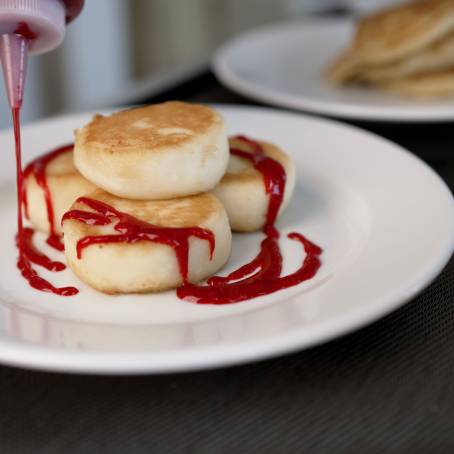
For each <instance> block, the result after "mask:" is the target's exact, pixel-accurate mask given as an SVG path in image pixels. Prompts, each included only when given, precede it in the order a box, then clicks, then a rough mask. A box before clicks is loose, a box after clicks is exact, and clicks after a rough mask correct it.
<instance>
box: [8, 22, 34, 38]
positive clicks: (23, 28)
mask: <svg viewBox="0 0 454 454" xmlns="http://www.w3.org/2000/svg"><path fill="white" fill-rule="evenodd" d="M14 33H15V34H16V35H21V36H23V37H24V38H26V39H28V40H29V41H33V40H34V39H36V38H38V34H37V33H35V32H34V31H33V30H31V28H30V27H29V25H28V24H27V22H19V23H18V24H17V27H16V29H15V30H14Z"/></svg>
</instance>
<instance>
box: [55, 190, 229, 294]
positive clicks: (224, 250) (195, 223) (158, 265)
mask: <svg viewBox="0 0 454 454" xmlns="http://www.w3.org/2000/svg"><path fill="white" fill-rule="evenodd" d="M88 197H89V198H90V199H94V200H98V201H101V202H104V203H107V204H108V205H110V206H112V207H113V208H115V209H116V210H119V211H121V212H124V213H127V214H129V215H132V216H134V217H135V218H137V219H139V220H142V221H145V222H148V223H150V224H153V225H156V226H160V227H200V228H203V229H207V230H210V231H211V232H212V233H213V234H214V237H215V242H216V244H215V250H214V255H213V258H212V259H211V260H210V253H209V243H208V241H206V240H203V239H200V238H196V237H193V236H191V237H190V239H189V280H190V281H191V282H198V281H200V280H202V279H204V278H206V277H208V276H210V275H211V274H213V273H215V272H216V271H217V270H218V269H219V268H221V267H222V266H223V265H224V264H225V263H226V261H227V259H228V257H229V255H230V248H231V231H230V226H229V223H228V219H227V215H226V213H225V210H224V208H223V206H222V204H221V203H220V202H219V200H218V199H217V198H216V197H214V196H213V195H211V194H200V195H196V196H190V197H184V198H179V199H172V200H166V201H165V200H160V201H143V200H130V199H121V198H119V197H116V196H113V195H111V194H108V193H106V192H104V191H102V190H97V191H95V192H93V193H91V194H89V195H88ZM71 209H78V210H83V211H92V210H91V209H90V208H88V207H87V206H86V205H84V204H80V203H74V204H73V206H72V207H71ZM115 224H116V221H114V222H113V224H111V225H108V226H95V225H86V224H84V223H82V222H79V221H77V220H72V219H69V220H65V221H64V222H63V232H64V243H65V253H66V257H67V260H68V264H69V266H70V268H71V269H72V270H73V271H74V273H75V274H76V275H77V276H78V277H79V278H80V279H81V280H82V281H84V282H85V283H86V284H88V285H90V286H91V287H93V288H95V289H97V290H99V291H101V292H104V293H111V294H113V293H144V292H156V291H161V290H166V289H170V288H174V287H177V286H178V285H180V284H181V283H182V277H181V274H180V269H179V267H178V262H177V259H176V255H175V251H174V249H173V248H172V247H171V246H168V245H165V244H159V243H154V242H149V241H138V242H135V243H114V244H110V243H109V244H96V245H90V246H89V247H87V248H85V249H84V250H83V253H82V256H81V258H80V259H79V258H77V255H76V246H77V243H78V241H79V240H80V239H82V238H84V237H87V236H99V235H112V234H113V235H118V232H116V231H115V230H114V229H113V226H114V225H115Z"/></svg>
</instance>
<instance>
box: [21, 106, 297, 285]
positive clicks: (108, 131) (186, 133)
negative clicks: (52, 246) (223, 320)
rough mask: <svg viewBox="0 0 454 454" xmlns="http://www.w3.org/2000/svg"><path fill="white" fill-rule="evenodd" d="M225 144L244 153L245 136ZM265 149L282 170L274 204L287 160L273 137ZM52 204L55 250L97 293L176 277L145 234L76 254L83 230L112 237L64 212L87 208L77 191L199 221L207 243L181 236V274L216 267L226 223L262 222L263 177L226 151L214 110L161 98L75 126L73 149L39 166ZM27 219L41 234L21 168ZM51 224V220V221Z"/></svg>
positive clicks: (173, 220)
mask: <svg viewBox="0 0 454 454" xmlns="http://www.w3.org/2000/svg"><path fill="white" fill-rule="evenodd" d="M232 142H233V145H234V146H235V147H237V148H241V149H242V150H243V151H246V152H252V150H251V149H250V148H249V145H248V144H247V143H246V142H242V141H238V140H235V139H232ZM260 144H261V145H262V147H263V149H264V152H265V154H267V155H268V156H270V157H272V158H273V159H276V160H277V161H279V162H280V163H281V164H282V165H283V167H284V169H285V170H286V173H287V184H286V189H285V194H284V202H283V205H282V207H281V210H282V209H283V208H284V207H285V206H286V205H287V203H288V202H289V199H290V197H291V195H292V192H293V188H294V183H295V171H294V167H293V164H292V162H291V160H290V158H289V157H288V156H287V155H286V154H285V153H283V152H282V151H281V150H280V149H279V148H278V147H276V146H275V145H272V144H269V143H265V142H260ZM46 178H47V185H48V187H49V191H50V193H51V194H50V195H51V198H52V201H53V205H54V225H55V226H56V231H57V233H58V234H63V235H64V245H65V254H66V257H67V261H68V264H69V266H70V268H71V269H72V270H73V271H74V273H75V274H76V275H77V276H78V277H79V278H80V279H81V280H83V281H84V282H85V283H87V284H88V285H90V286H92V287H94V288H96V289H98V290H100V291H102V292H105V293H136V292H151V291H160V290H165V289H169V288H174V287H177V286H179V285H181V283H182V276H181V272H180V268H179V263H178V261H177V258H176V255H175V251H174V249H173V248H172V247H170V246H169V245H166V244H161V243H154V242H150V241H138V242H135V243H115V244H112V243H101V244H94V245H91V246H90V247H87V248H86V249H84V251H83V254H82V255H81V256H80V257H78V256H77V243H78V242H79V241H80V240H81V239H82V238H85V237H87V236H100V235H114V234H115V233H116V232H115V231H114V229H113V227H114V226H113V225H90V224H88V225H87V224H86V223H82V222H79V221H78V220H76V219H65V220H64V221H63V224H62V225H61V219H62V216H63V214H64V213H65V212H66V211H67V210H69V209H72V210H74V209H77V210H86V211H89V212H90V211H91V209H90V208H89V207H88V206H86V205H84V204H83V203H79V202H77V198H78V197H81V196H85V197H88V198H90V199H94V200H97V201H100V202H104V203H106V204H108V205H109V206H111V207H113V208H114V209H116V210H118V211H121V212H123V213H127V214H129V215H132V216H134V217H135V218H137V219H139V220H140V221H144V222H147V223H149V224H153V225H155V226H158V227H173V228H180V227H181V228H185V227H199V228H202V229H206V230H209V231H211V232H212V233H213V235H214V238H215V249H214V254H213V256H212V257H211V256H210V248H209V243H208V242H207V241H205V240H202V239H200V238H197V237H191V238H190V239H189V259H188V264H189V273H188V278H189V281H191V282H198V281H201V280H203V279H205V278H207V277H208V276H210V275H212V274H214V273H215V272H216V271H218V270H219V269H220V268H221V267H222V266H223V265H224V264H225V263H226V262H227V260H228V258H229V256H230V251H231V230H232V229H233V230H236V231H254V230H258V229H260V228H261V227H263V225H264V223H265V220H266V212H267V207H268V200H269V196H268V194H266V191H265V187H264V183H263V177H262V175H261V174H260V173H259V172H258V171H257V170H256V169H255V168H254V167H253V165H252V163H251V162H250V161H249V160H246V159H242V158H240V157H237V156H230V153H229V140H228V138H227V135H226V128H225V124H224V120H223V119H222V117H221V116H220V115H219V114H218V113H217V112H216V111H215V110H213V109H211V108H209V107H206V106H202V105H196V104H188V103H182V102H176V101H173V102H167V103H163V104H156V105H150V106H147V107H142V108H137V109H131V110H126V111H122V112H117V113H114V114H113V115H110V116H102V115H96V116H95V117H94V118H93V119H92V120H91V121H90V122H89V123H88V124H87V125H85V126H84V127H83V128H81V129H79V130H77V131H76V133H75V145H74V151H73V152H69V153H66V154H63V155H61V156H59V157H58V158H56V159H55V160H54V161H53V162H51V163H50V164H49V166H48V168H47V169H46ZM25 189H26V191H27V197H28V200H29V209H28V214H29V219H30V221H31V222H32V224H33V225H34V226H35V227H36V228H37V229H39V230H41V231H43V232H45V233H49V230H50V225H49V221H48V219H47V217H46V216H47V213H48V212H47V211H46V203H45V198H44V195H43V191H42V188H40V187H39V185H37V183H36V181H35V179H34V176H33V175H30V176H29V177H28V179H27V181H26V182H25ZM60 225H61V228H60Z"/></svg>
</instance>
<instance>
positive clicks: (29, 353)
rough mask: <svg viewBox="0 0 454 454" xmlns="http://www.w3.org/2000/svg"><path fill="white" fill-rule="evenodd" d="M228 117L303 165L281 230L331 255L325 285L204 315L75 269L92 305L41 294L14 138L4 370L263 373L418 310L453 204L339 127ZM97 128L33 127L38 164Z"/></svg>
mask: <svg viewBox="0 0 454 454" xmlns="http://www.w3.org/2000/svg"><path fill="white" fill-rule="evenodd" d="M220 111H221V113H222V114H223V115H224V117H225V119H226V121H227V124H228V128H229V132H230V133H240V132H241V133H245V134H248V135H250V136H252V137H259V138H263V139H266V140H269V141H273V142H276V143H278V144H280V145H281V146H282V147H283V148H284V149H285V150H287V151H288V153H290V154H291V155H292V156H293V158H294V160H295V163H296V167H297V174H298V186H297V189H296V193H295V197H294V200H293V201H292V203H291V205H290V207H289V208H288V209H287V211H286V213H285V215H284V216H283V217H282V219H281V220H280V222H279V226H280V228H281V229H282V232H283V233H288V232H290V231H294V230H296V231H298V232H301V233H304V234H306V235H307V236H308V237H309V238H310V239H312V240H313V241H315V242H316V243H318V244H319V245H321V246H322V247H323V248H324V253H323V255H322V259H323V266H322V268H321V269H320V272H319V274H318V275H317V276H316V277H315V278H314V279H313V280H311V281H308V282H306V283H304V284H302V285H300V286H297V287H294V288H291V289H288V290H285V291H282V292H278V293H275V294H272V295H268V296H267V297H264V298H257V299H255V300H251V301H248V302H243V303H239V304H234V305H229V306H198V305H195V304H191V303H187V302H183V301H180V300H178V299H177V298H176V297H175V294H174V292H166V293H163V294H160V295H133V296H119V297H113V296H105V295H102V294H100V293H97V292H95V291H93V290H91V289H89V288H87V287H86V286H84V285H83V284H82V283H81V282H79V281H78V280H77V279H76V278H75V277H74V276H73V275H72V274H71V272H70V271H68V270H67V271H64V272H63V273H61V274H60V273H52V274H51V275H50V278H51V279H52V282H56V283H57V284H60V285H63V284H67V285H71V284H72V285H76V286H77V287H78V288H79V289H80V290H81V292H80V294H79V295H77V296H75V297H71V298H63V297H58V296H55V295H49V294H45V293H40V292H37V291H35V290H33V289H31V288H29V287H28V285H27V284H26V282H25V281H24V280H22V278H21V277H20V275H19V273H18V271H17V270H16V268H15V266H14V262H15V256H16V251H15V248H14V245H13V237H14V231H15V224H14V221H15V219H14V211H15V201H14V189H13V187H14V180H13V178H14V177H13V175H14V160H13V151H12V140H11V134H10V132H3V133H1V134H0V145H1V149H2V150H4V152H6V153H5V154H4V158H3V163H2V166H1V167H0V185H1V192H0V199H1V200H0V203H1V206H2V212H1V216H0V229H1V231H2V233H3V234H2V236H1V239H0V250H1V251H2V254H1V255H0V300H1V304H0V361H1V362H3V363H6V364H15V365H21V366H27V367H33V368H39V369H51V370H61V371H80V372H89V373H95V372H103V373H159V372H165V371H183V370H195V369H203V368H209V367H214V366H224V365H229V364H236V363H243V362H247V361H253V360H257V359H260V358H265V357H270V356H274V355H278V354H282V353H286V352H290V351H294V350H298V349H302V348H306V347H308V346H310V345H314V344H317V343H320V342H323V341H326V340H328V339H331V338H333V337H335V336H338V335H340V334H342V333H346V332H348V331H351V330H353V329H355V328H358V327H360V326H363V325H364V324H366V323H369V322H371V321H372V320H375V319H377V318H378V317H380V316H382V315H384V314H386V313H388V312H389V311H391V310H393V309H395V308H396V307H398V306H400V305H401V304H403V303H404V302H405V301H407V300H408V299H409V298H411V297H413V296H414V295H415V294H416V293H417V292H419V291H420V290H421V289H422V288H423V287H425V286H426V285H427V284H428V283H429V282H430V281H431V280H432V279H433V278H434V277H435V276H436V275H437V273H438V272H439V271H440V270H441V268H442V267H443V266H444V265H445V263H446V262H447V260H448V259H449V257H450V255H451V253H452V250H453V244H454V237H453V235H454V206H453V198H452V195H451V193H450V192H449V190H448V189H447V187H446V186H445V185H444V183H443V182H442V181H441V179H440V178H439V177H438V176H437V175H436V174H435V173H434V172H433V171H432V170H431V169H430V168H428V167H427V166H426V165H425V164H423V163H422V162H421V161H420V160H418V159H417V158H415V157H414V156H413V155H411V154H409V153H408V152H406V151H404V150H402V149H401V148H399V147H398V146H396V145H394V144H392V143H390V142H387V141H385V140H383V139H380V138H378V137H375V136H373V135H371V134H368V133H366V132H363V131H361V130H358V129H355V128H352V127H349V126H345V125H341V124H337V123H335V122H332V121H327V120H321V119H315V118H309V117H306V116H303V115H297V114H288V113H280V112H276V111H273V110H268V109H253V108H238V107H227V106H221V107H220ZM90 116H91V114H85V115H78V116H71V117H63V118H56V119H51V120H48V121H44V122H41V123H36V124H33V125H30V126H27V127H25V128H24V132H23V136H24V154H25V161H28V160H30V159H31V158H32V157H34V156H36V155H38V154H40V153H42V152H43V151H44V150H47V149H49V148H51V147H53V146H56V145H58V144H62V143H65V142H67V141H68V140H70V139H71V136H72V131H73V130H74V129H75V128H77V127H79V126H81V125H82V124H83V123H84V122H86V121H87V120H88V119H89V118H90ZM260 238H261V234H258V233H257V234H249V235H236V236H235V239H234V251H233V256H232V260H231V262H230V264H229V265H228V267H227V268H226V270H227V269H230V268H233V267H237V266H238V265H239V264H240V263H244V262H245V261H246V260H247V259H248V258H250V257H252V256H253V255H254V254H255V252H256V251H257V249H258V244H259V241H260ZM40 240H41V242H42V240H43V238H40ZM282 246H283V252H284V260H285V267H286V269H287V271H289V270H291V269H292V268H293V267H295V266H296V264H297V263H298V262H299V261H300V260H301V257H300V256H298V248H295V247H294V244H291V242H290V241H289V240H285V239H284V240H282ZM295 251H296V252H295ZM56 254H57V253H56ZM57 255H58V254H57ZM57 255H56V256H57ZM226 270H224V272H225V271H226Z"/></svg>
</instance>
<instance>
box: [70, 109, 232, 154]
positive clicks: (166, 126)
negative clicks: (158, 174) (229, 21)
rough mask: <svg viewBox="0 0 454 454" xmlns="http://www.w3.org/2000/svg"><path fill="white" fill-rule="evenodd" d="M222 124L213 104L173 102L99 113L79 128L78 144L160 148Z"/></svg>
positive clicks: (111, 148) (105, 147)
mask: <svg viewBox="0 0 454 454" xmlns="http://www.w3.org/2000/svg"><path fill="white" fill-rule="evenodd" d="M222 123H223V120H222V118H221V116H220V115H219V114H218V113H217V112H216V111H215V110H213V109H211V108H210V107H206V106H203V105H200V104H189V103H184V102H179V101H169V102H165V103H162V104H153V105H149V106H146V107H140V108H137V109H130V110H124V111H121V112H116V113H114V114H112V115H110V116H106V117H105V116H103V115H95V116H94V117H93V119H92V120H91V121H90V122H89V123H88V124H87V125H86V126H84V127H83V128H82V129H80V130H77V131H76V147H79V146H81V147H94V148H98V149H99V148H102V149H103V150H105V151H106V152H108V153H110V154H114V153H115V152H118V151H120V152H125V151H128V150H131V151H137V150H147V151H159V150H164V149H166V148H168V147H176V146H180V145H184V144H185V143H186V142H189V141H191V140H192V139H194V138H196V137H197V136H200V135H203V134H205V133H206V132H208V131H209V129H210V128H212V127H213V126H215V127H216V126H218V125H219V126H220V125H222Z"/></svg>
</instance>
